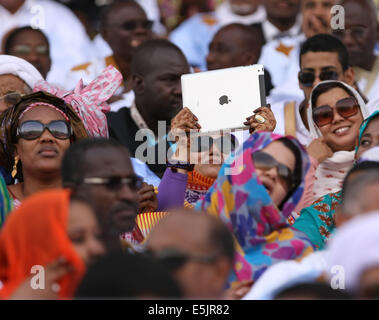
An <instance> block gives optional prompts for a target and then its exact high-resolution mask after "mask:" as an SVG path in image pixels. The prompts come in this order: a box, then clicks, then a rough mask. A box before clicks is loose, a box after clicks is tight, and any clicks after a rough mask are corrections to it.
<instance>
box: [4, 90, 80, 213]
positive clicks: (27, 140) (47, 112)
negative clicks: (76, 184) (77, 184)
mask: <svg viewBox="0 0 379 320" xmlns="http://www.w3.org/2000/svg"><path fill="white" fill-rule="evenodd" d="M0 123H1V124H2V125H1V128H2V136H1V142H0V155H1V156H0V158H1V161H2V166H3V167H4V168H5V169H6V170H7V171H8V172H11V173H12V177H13V178H15V179H17V180H18V181H19V183H16V184H13V185H9V186H8V191H9V193H10V195H11V196H12V198H13V200H14V205H15V207H18V206H19V205H20V203H21V202H22V201H23V200H24V199H25V198H26V197H28V196H30V195H31V194H33V193H36V192H38V191H41V190H44V189H49V188H60V187H61V178H60V166H61V159H62V156H63V154H64V152H65V151H66V149H67V148H68V147H69V146H70V144H71V142H73V141H75V140H78V139H82V138H85V137H87V132H86V129H85V128H84V125H83V123H82V121H81V120H80V118H79V116H78V115H77V114H76V112H75V111H74V110H73V109H72V108H71V107H70V106H69V105H67V104H66V103H65V102H64V101H63V100H61V99H59V98H57V97H55V96H52V95H49V94H46V93H43V92H37V93H33V94H30V95H27V96H24V97H22V98H21V100H20V101H19V102H18V103H17V104H16V105H14V106H13V107H12V108H10V109H8V110H6V111H5V112H4V113H3V114H2V115H1V116H0Z"/></svg>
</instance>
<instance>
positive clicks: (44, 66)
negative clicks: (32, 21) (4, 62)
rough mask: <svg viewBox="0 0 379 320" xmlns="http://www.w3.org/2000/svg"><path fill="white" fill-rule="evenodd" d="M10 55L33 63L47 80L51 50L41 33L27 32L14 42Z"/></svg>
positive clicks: (19, 35) (18, 36)
mask: <svg viewBox="0 0 379 320" xmlns="http://www.w3.org/2000/svg"><path fill="white" fill-rule="evenodd" d="M9 54H11V55H13V56H16V57H20V58H22V59H24V60H26V61H28V62H29V63H31V64H32V65H33V66H34V67H36V69H37V70H38V71H39V72H40V73H41V74H42V76H43V77H44V78H45V79H46V76H47V73H48V72H49V70H50V67H51V60H50V49H49V44H48V43H47V42H46V39H45V38H44V37H43V35H42V34H41V33H40V32H39V31H33V30H25V31H23V32H21V33H19V34H18V35H17V36H16V37H15V38H14V39H13V41H12V46H11V47H10V49H9Z"/></svg>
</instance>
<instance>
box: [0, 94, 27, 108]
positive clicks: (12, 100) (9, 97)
mask: <svg viewBox="0 0 379 320" xmlns="http://www.w3.org/2000/svg"><path fill="white" fill-rule="evenodd" d="M23 96H24V94H21V93H19V92H8V93H7V94H5V95H3V96H2V97H0V100H3V101H4V103H5V104H6V105H7V107H11V106H14V105H15V104H17V103H19V102H20V100H21V98H22V97H23Z"/></svg>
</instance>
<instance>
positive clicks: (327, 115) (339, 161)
mask: <svg viewBox="0 0 379 320" xmlns="http://www.w3.org/2000/svg"><path fill="white" fill-rule="evenodd" d="M309 105H310V107H309V108H308V110H307V118H308V124H309V130H310V133H311V137H312V138H313V139H320V138H321V139H322V140H323V142H324V143H325V144H326V146H327V147H329V149H330V150H331V152H333V155H332V156H331V157H329V158H327V159H326V160H324V161H323V162H321V163H320V164H318V165H317V168H315V167H314V166H313V167H312V171H313V170H315V172H314V177H315V180H314V181H313V182H311V180H312V179H310V180H309V184H312V183H314V184H313V197H312V199H313V201H315V200H317V199H318V198H320V197H321V196H323V195H325V194H328V193H331V192H336V191H339V190H340V189H341V187H342V181H343V178H344V177H345V175H346V173H347V171H348V170H349V169H350V168H351V167H352V166H353V163H354V154H355V153H354V148H355V145H356V141H357V139H358V135H359V127H360V125H361V123H362V121H363V119H366V118H367V117H368V116H369V115H370V113H369V109H368V108H367V107H366V104H365V103H364V101H363V99H362V97H361V96H360V95H359V93H358V92H357V91H356V90H355V89H354V88H352V87H351V86H349V85H347V84H346V83H343V82H340V81H334V80H330V81H323V82H321V83H319V84H318V85H317V86H316V87H315V88H314V89H313V90H312V93H311V96H310V102H309ZM308 152H309V153H310V155H311V156H313V154H312V153H314V152H312V151H310V150H308ZM312 174H313V172H312ZM307 188H308V187H307ZM310 189H312V188H310ZM313 201H312V202H313Z"/></svg>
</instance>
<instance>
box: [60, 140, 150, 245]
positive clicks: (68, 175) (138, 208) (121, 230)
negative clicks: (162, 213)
mask: <svg viewBox="0 0 379 320" xmlns="http://www.w3.org/2000/svg"><path fill="white" fill-rule="evenodd" d="M61 170H62V184H63V186H64V187H66V188H70V189H71V190H72V192H73V194H75V195H77V196H80V197H81V198H84V199H87V201H89V202H90V203H92V205H93V207H94V210H95V212H96V214H97V215H98V217H99V221H100V222H101V227H102V228H103V234H104V239H105V243H106V246H107V248H109V249H120V248H121V242H120V237H121V236H123V238H124V240H126V241H124V242H123V244H124V245H125V246H129V247H130V244H129V243H128V240H130V239H129V238H126V237H127V236H128V235H127V233H131V232H132V231H133V229H134V228H135V226H136V217H137V214H138V213H141V212H151V211H155V210H156V208H157V201H156V195H155V193H154V188H153V187H152V186H150V185H147V184H143V183H142V179H141V178H140V177H138V176H137V175H136V174H135V173H134V170H133V167H132V164H131V161H130V156H129V152H128V150H127V149H126V148H125V147H124V146H122V145H121V144H120V143H118V142H116V141H114V140H112V139H111V140H108V139H104V138H96V139H85V140H82V141H78V142H77V143H74V144H73V145H72V146H71V147H70V148H69V149H68V150H67V151H66V153H65V155H64V157H63V160H62V167H61ZM138 232H139V231H138V228H136V231H135V233H134V234H135V236H136V241H137V242H138V240H139V241H142V240H143V237H142V235H141V234H140V233H138ZM138 236H139V237H140V238H138Z"/></svg>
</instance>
